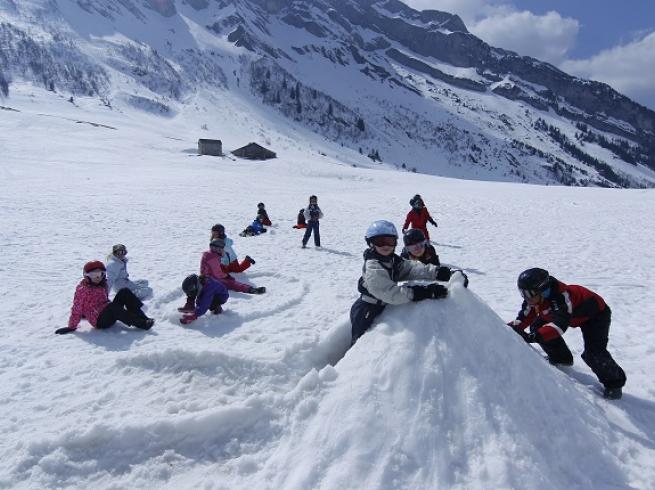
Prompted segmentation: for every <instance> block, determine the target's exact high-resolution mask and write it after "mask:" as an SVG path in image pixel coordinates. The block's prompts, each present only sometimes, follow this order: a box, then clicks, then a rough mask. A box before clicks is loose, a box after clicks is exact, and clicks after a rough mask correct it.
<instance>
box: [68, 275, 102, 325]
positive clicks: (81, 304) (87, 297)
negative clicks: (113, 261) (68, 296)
mask: <svg viewBox="0 0 655 490" xmlns="http://www.w3.org/2000/svg"><path fill="white" fill-rule="evenodd" d="M108 304H109V297H108V291H107V281H105V282H104V283H101V284H99V285H97V286H95V285H92V284H90V283H89V281H88V280H87V279H82V281H80V283H79V284H78V285H77V288H75V297H74V298H73V307H72V308H71V316H70V318H69V320H68V326H69V327H72V328H77V326H78V325H79V323H80V320H82V318H86V320H87V321H88V322H89V323H90V324H91V325H93V326H94V327H95V326H96V324H97V323H98V317H99V316H100V313H101V312H102V310H104V309H105V307H106V306H107V305H108Z"/></svg>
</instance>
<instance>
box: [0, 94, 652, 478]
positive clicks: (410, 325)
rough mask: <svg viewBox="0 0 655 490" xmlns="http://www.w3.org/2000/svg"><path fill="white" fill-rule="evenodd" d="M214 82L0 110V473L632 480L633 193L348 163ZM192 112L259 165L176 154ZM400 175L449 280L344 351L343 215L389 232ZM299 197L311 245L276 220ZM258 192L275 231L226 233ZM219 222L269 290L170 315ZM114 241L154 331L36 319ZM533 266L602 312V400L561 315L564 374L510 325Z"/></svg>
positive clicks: (21, 101)
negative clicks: (452, 275) (167, 109)
mask: <svg viewBox="0 0 655 490" xmlns="http://www.w3.org/2000/svg"><path fill="white" fill-rule="evenodd" d="M210 96H211V95H206V96H203V98H199V99H197V100H196V101H194V102H193V103H191V104H189V105H188V106H180V107H181V109H180V110H179V112H178V113H177V114H176V115H175V116H171V117H168V118H162V117H160V116H150V115H148V114H144V113H143V112H142V111H138V110H135V109H131V108H129V107H123V108H120V109H119V108H113V109H111V108H108V107H106V106H104V105H102V104H101V103H99V102H98V100H97V99H94V98H76V100H75V105H74V104H71V103H70V102H68V101H67V98H66V96H60V95H57V94H52V93H50V92H46V91H43V90H40V89H35V88H33V87H30V86H28V85H18V86H17V87H16V90H15V93H14V95H13V96H12V98H11V99H10V100H5V101H3V103H2V104H0V105H2V106H3V109H2V110H0V134H2V137H1V138H0V154H1V155H2V159H1V160H0V175H1V176H2V181H3V182H4V183H5V186H4V192H3V193H2V195H1V196H0V219H1V220H2V223H3V225H4V226H3V232H2V235H1V240H2V241H1V242H0V247H1V250H2V254H0V271H2V277H3V280H2V281H0V298H2V300H1V301H2V306H3V310H4V312H5V315H4V317H3V318H4V320H3V327H4V328H3V329H2V331H3V342H2V343H1V344H0V352H1V355H0V359H1V364H0V374H1V375H2V380H3V383H2V384H1V385H0V434H2V439H3V441H4V444H3V445H2V447H1V450H0V451H1V454H0V487H3V488H19V489H20V488H89V487H94V488H126V487H130V488H199V487H200V488H217V489H218V488H230V489H232V488H270V489H277V488H298V489H300V488H323V489H333V488H344V487H346V488H380V489H395V488H462V489H463V488H469V489H470V488H475V489H486V488H516V489H519V488H520V489H532V488H534V489H549V490H550V489H554V488H556V489H565V488H572V487H574V488H582V489H594V490H595V489H610V488H611V489H616V488H638V489H649V488H652V482H653V481H655V464H654V463H653V461H655V458H654V456H655V454H654V451H653V448H654V447H655V422H653V421H654V420H655V417H654V415H655V385H654V384H653V379H652V370H653V367H654V366H653V348H652V345H651V344H650V343H649V342H648V338H649V337H650V335H649V333H650V326H651V323H652V322H651V319H652V317H653V307H652V305H653V304H655V293H654V292H653V291H654V290H655V289H654V288H653V270H655V267H654V266H655V255H654V254H653V251H652V247H650V246H649V245H648V244H649V243H651V242H652V241H653V239H654V238H655V237H653V232H652V229H651V228H652V227H649V226H646V224H647V223H648V222H650V218H649V216H650V215H651V214H652V209H653V206H654V204H655V194H654V193H653V191H652V190H617V189H599V188H587V189H581V188H566V187H554V186H534V185H531V186H528V185H519V184H510V183H489V182H479V181H467V180H453V179H447V178H441V177H432V176H426V175H417V174H413V173H402V172H397V171H395V170H387V169H384V168H380V167H379V166H378V165H376V164H371V165H372V166H373V167H374V168H365V164H366V162H367V161H368V162H369V163H370V160H368V159H366V158H365V157H364V156H361V155H359V154H358V153H357V152H356V151H351V150H348V149H346V148H344V149H341V150H339V151H335V149H334V147H333V146H331V145H330V144H329V143H326V142H325V141H321V140H320V139H319V138H315V137H314V136H313V135H312V133H310V132H309V131H305V132H301V131H299V130H298V128H297V127H295V126H289V125H287V126H284V124H283V119H282V118H280V119H279V121H278V122H279V124H277V127H278V128H279V131H277V132H276V131H272V130H270V129H269V128H270V127H275V126H276V125H274V124H271V125H269V124H268V123H269V121H274V120H275V117H278V116H276V115H275V113H272V112H270V111H269V110H268V109H266V108H264V107H256V106H251V105H248V104H245V103H244V102H243V99H220V98H216V100H213V102H215V103H216V104H217V107H219V110H216V111H207V112H203V110H202V109H201V107H202V104H206V103H207V102H206V101H207V100H210V99H209V97H210ZM204 97H206V98H204ZM193 104H196V105H197V108H196V107H194V105H193ZM253 121H260V124H261V126H255V128H254V130H253V129H252V128H251V126H252V124H253ZM261 121H264V122H261ZM89 123H93V124H94V125H92V124H89ZM202 124H207V126H208V128H209V130H208V131H207V133H209V134H210V135H211V134H218V135H221V137H223V140H224V145H225V146H226V148H228V149H230V148H233V147H236V146H239V145H240V144H241V143H245V142H247V141H250V140H251V139H253V138H252V135H253V131H254V134H255V135H256V136H257V138H256V139H258V140H259V141H264V140H265V141H266V143H267V144H268V145H269V146H270V147H271V148H272V149H273V150H274V151H276V152H277V153H278V158H277V159H275V160H272V161H268V162H248V161H243V160H238V159H235V158H233V157H223V158H212V157H198V156H196V155H195V150H194V148H195V144H196V140H197V137H198V134H199V133H201V134H202V131H201V130H200V127H201V125H202ZM353 165H356V166H353ZM417 192H418V193H420V194H421V195H422V196H423V197H424V198H425V200H426V203H427V205H428V207H429V209H430V210H431V212H432V213H433V215H434V216H435V218H436V219H437V221H438V223H439V228H437V229H436V230H434V234H433V239H434V240H435V243H436V245H435V246H436V247H437V249H438V252H439V254H440V256H441V258H442V261H444V262H446V263H449V264H453V265H455V266H458V267H462V268H464V269H465V270H466V271H467V273H468V275H469V277H470V279H471V284H470V288H469V289H468V290H466V289H463V288H462V287H461V285H460V284H459V283H458V281H457V279H453V281H452V282H453V283H452V284H451V285H450V287H451V295H450V297H449V298H448V299H446V300H444V301H439V302H423V303H420V304H412V305H405V306H402V307H389V308H388V309H387V311H385V313H384V314H383V315H382V316H381V317H380V321H379V322H378V323H377V324H376V327H375V328H374V329H373V330H372V331H370V332H369V333H367V334H366V335H365V336H364V337H362V339H361V340H360V342H358V343H357V344H356V346H355V347H354V348H353V349H351V350H349V351H346V347H347V345H348V342H349V329H350V324H349V320H348V310H349V307H350V305H351V304H352V302H353V300H354V299H355V298H356V297H357V292H356V281H357V278H358V276H359V273H360V268H361V252H362V251H363V248H364V246H365V244H364V242H363V239H362V235H363V233H364V230H365V228H366V226H367V225H368V223H369V222H370V221H372V220H374V219H380V218H386V219H391V220H393V221H394V222H395V223H396V225H397V226H400V225H401V224H402V221H403V219H404V215H405V213H406V211H407V210H408V204H407V202H408V200H409V199H410V198H411V196H413V195H414V194H415V193H417ZM310 194H317V195H318V196H319V203H320V205H321V207H322V209H323V210H324V212H325V219H324V220H323V222H322V225H321V232H322V236H323V245H324V248H323V249H321V250H318V249H314V248H312V247H310V248H308V249H306V250H302V249H300V238H301V235H300V232H298V231H296V230H293V229H292V228H291V225H292V224H293V223H294V222H295V215H296V213H297V210H298V209H299V208H300V207H302V206H304V204H305V203H306V199H307V197H308V196H309V195H310ZM259 201H263V202H265V203H266V207H267V209H268V212H269V215H270V216H271V219H272V220H273V222H274V224H275V226H274V227H272V228H271V230H270V232H269V233H267V234H266V235H263V236H259V237H254V238H241V237H238V236H237V233H238V232H239V231H240V230H241V229H243V227H245V226H246V225H247V224H248V223H249V222H250V221H251V220H252V217H253V215H254V213H255V211H256V203H257V202H259ZM216 222H221V223H223V224H225V226H226V228H227V230H228V234H229V235H231V236H232V237H234V238H236V242H235V248H236V249H237V251H238V252H239V254H240V255H241V256H244V255H245V254H250V255H251V256H253V257H254V258H255V259H256V260H257V264H256V265H255V266H253V267H252V269H250V270H249V271H248V272H247V273H246V274H243V277H242V279H244V280H246V281H248V282H251V283H253V284H256V285H264V286H266V287H267V289H268V292H267V294H266V295H264V296H261V297H260V296H245V295H242V294H238V293H237V294H233V295H232V296H231V297H230V300H229V301H228V303H227V304H226V307H225V312H224V313H223V314H222V315H220V316H218V317H214V316H206V317H203V318H201V319H200V320H198V321H197V322H195V323H193V324H192V325H191V326H189V327H182V326H181V325H180V324H179V323H178V318H179V314H178V313H177V311H176V308H177V307H178V306H180V305H181V304H182V303H183V294H182V291H181V290H180V283H181V281H182V279H183V278H184V276H185V275H187V274H188V273H191V272H194V271H196V269H197V267H198V263H199V259H200V255H201V253H202V251H203V250H205V249H206V247H207V243H206V242H207V239H208V234H209V233H208V231H209V228H210V227H211V225H212V224H214V223H216ZM116 242H122V243H125V244H126V245H127V247H128V249H129V257H130V259H131V260H130V262H129V270H130V274H131V276H132V277H133V278H135V279H137V278H147V279H149V280H150V283H151V285H152V286H153V288H154V291H155V294H154V297H153V299H151V300H149V301H147V302H146V304H147V311H148V314H149V315H151V316H153V317H155V318H156V320H157V323H156V325H155V327H154V328H153V329H152V330H151V331H148V332H143V331H133V330H131V329H129V328H121V327H120V326H115V327H113V328H112V329H110V330H109V331H105V332H101V331H95V330H93V329H92V328H91V327H90V326H88V325H85V324H83V325H82V327H81V328H80V330H79V331H78V333H76V334H71V335H67V336H63V337H59V336H55V335H53V332H54V330H55V329H56V328H59V327H61V326H64V325H65V324H66V322H67V318H68V314H69V309H70V304H71V300H72V295H73V291H74V287H75V285H76V283H77V282H78V280H79V278H80V275H81V273H80V270H81V267H82V265H83V264H84V262H86V261H87V260H92V259H104V257H105V256H106V254H107V253H108V252H109V250H110V248H111V245H112V244H113V243H116ZM531 266H544V267H547V268H548V269H549V270H550V271H551V272H552V273H553V274H554V275H555V276H556V277H558V278H560V279H562V280H564V281H565V282H571V283H580V284H584V285H586V286H588V287H591V288H592V289H594V290H596V291H598V292H599V293H600V294H602V295H603V297H604V298H605V299H606V300H607V302H608V304H610V305H611V307H612V310H613V320H614V321H613V324H612V329H611V332H610V350H611V352H612V353H613V355H614V356H615V358H616V359H617V360H618V361H619V362H620V363H621V365H622V366H623V367H624V369H625V370H626V373H627V375H628V384H627V385H626V388H625V395H624V398H623V399H622V400H621V401H618V402H606V401H604V400H603V399H601V398H600V397H599V396H598V392H597V390H598V385H597V383H596V381H595V377H594V376H593V374H592V373H591V372H590V371H589V369H588V368H587V367H586V366H585V365H584V363H583V362H582V360H581V359H580V356H579V354H580V353H581V351H582V342H581V336H580V333H579V332H578V331H575V330H572V331H569V332H567V334H566V339H567V341H568V342H569V344H570V346H571V347H572V350H573V351H574V354H575V362H576V364H575V366H574V367H572V368H569V369H563V370H557V369H554V368H552V367H550V366H549V365H548V364H547V363H546V362H544V360H543V359H542V358H541V356H540V355H539V354H538V353H537V352H535V351H533V350H532V349H531V348H530V347H529V346H527V345H526V344H524V343H523V342H522V341H520V339H518V338H516V336H515V335H513V334H511V333H510V332H508V331H507V327H505V326H504V323H503V322H504V321H506V320H508V319H510V318H512V316H513V315H514V314H515V313H516V310H517V308H518V307H519V304H520V297H519V295H518V293H517V292H516V288H515V280H516V276H517V275H518V273H519V272H520V271H521V270H523V269H525V268H527V267H531Z"/></svg>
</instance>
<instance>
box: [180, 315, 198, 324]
mask: <svg viewBox="0 0 655 490" xmlns="http://www.w3.org/2000/svg"><path fill="white" fill-rule="evenodd" d="M197 319H198V315H196V314H195V313H191V314H190V315H184V316H183V317H182V318H180V323H181V324H182V325H188V324H189V323H191V322H192V321H194V320H197Z"/></svg>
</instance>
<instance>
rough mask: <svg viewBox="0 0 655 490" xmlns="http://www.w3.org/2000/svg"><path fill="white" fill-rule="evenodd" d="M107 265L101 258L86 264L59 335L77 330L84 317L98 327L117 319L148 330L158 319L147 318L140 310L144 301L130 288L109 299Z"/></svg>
mask: <svg viewBox="0 0 655 490" xmlns="http://www.w3.org/2000/svg"><path fill="white" fill-rule="evenodd" d="M106 272H107V269H106V268H105V264H103V263H102V262H100V261H99V260H95V261H93V262H87V263H86V264H85V265H84V269H83V274H84V278H83V279H82V281H80V283H79V284H78V285H77V288H76V289H75V297H74V299H73V307H72V308H71V314H70V318H69V319H68V326H67V327H63V328H59V329H57V330H56V331H55V333H56V334H58V335H61V334H67V333H70V332H74V331H75V330H77V327H78V325H79V324H80V321H81V320H82V318H85V319H86V320H87V321H88V322H89V323H90V324H91V325H92V326H94V327H95V328H102V329H104V328H109V327H111V326H112V325H113V324H114V323H116V322H117V321H119V320H120V321H121V322H123V323H125V324H126V325H132V326H135V327H137V328H141V329H143V330H149V329H150V328H151V327H152V326H153V325H154V323H155V320H153V319H152V318H148V317H147V316H146V314H145V313H144V312H143V311H142V310H141V307H142V306H143V303H142V302H141V301H140V300H139V298H137V297H136V296H135V295H134V293H133V292H132V291H130V290H129V289H128V288H123V289H121V290H119V291H118V293H117V294H116V296H115V297H114V299H113V301H109V286H108V284H107V277H106Z"/></svg>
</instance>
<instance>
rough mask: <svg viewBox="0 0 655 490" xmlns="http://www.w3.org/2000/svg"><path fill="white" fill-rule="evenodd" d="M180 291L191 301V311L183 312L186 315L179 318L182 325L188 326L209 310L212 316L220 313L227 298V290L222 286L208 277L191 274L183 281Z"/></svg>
mask: <svg viewBox="0 0 655 490" xmlns="http://www.w3.org/2000/svg"><path fill="white" fill-rule="evenodd" d="M182 290H183V291H184V294H186V295H187V298H191V299H192V307H191V309H190V310H184V311H183V312H184V313H186V314H185V315H184V316H183V317H182V318H180V323H182V325H188V324H189V323H191V322H193V321H195V320H197V319H198V317H200V316H202V315H204V314H205V313H206V312H207V310H210V311H211V312H212V313H213V314H214V315H218V314H219V313H222V312H223V307H222V305H224V304H225V302H226V301H227V300H228V298H229V293H228V291H227V288H226V287H225V286H224V285H223V284H221V283H220V282H218V281H215V280H214V279H212V278H210V277H206V276H202V275H200V276H199V275H197V274H191V275H190V276H187V277H186V278H185V279H184V281H183V282H182Z"/></svg>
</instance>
